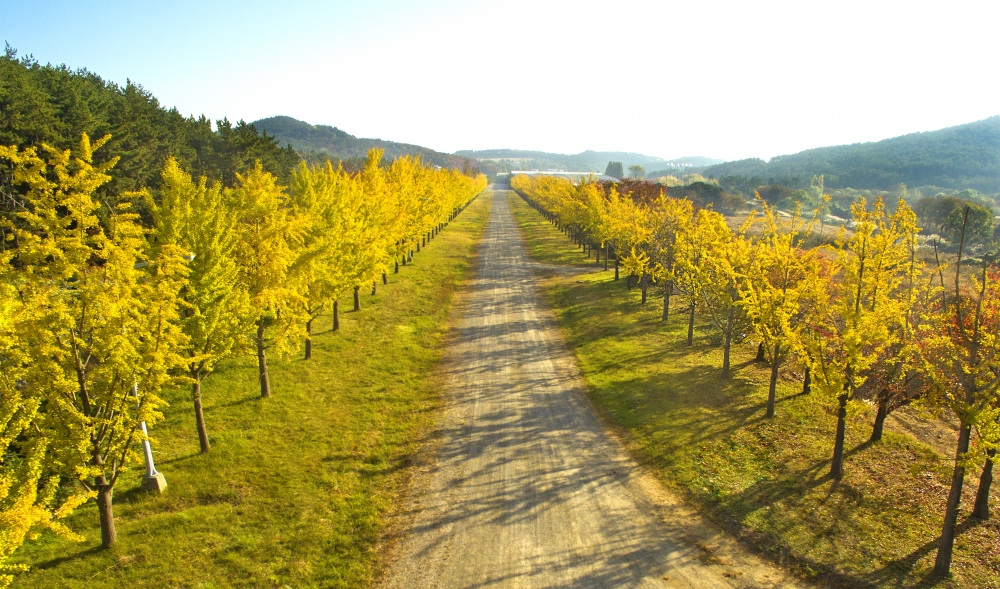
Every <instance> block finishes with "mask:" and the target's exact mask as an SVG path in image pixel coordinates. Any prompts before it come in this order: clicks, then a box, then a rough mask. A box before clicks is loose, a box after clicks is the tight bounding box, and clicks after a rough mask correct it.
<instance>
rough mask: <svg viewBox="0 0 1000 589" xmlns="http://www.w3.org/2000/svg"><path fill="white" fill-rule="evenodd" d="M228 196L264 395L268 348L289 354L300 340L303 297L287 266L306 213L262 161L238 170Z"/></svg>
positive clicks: (268, 390) (268, 385)
mask: <svg viewBox="0 0 1000 589" xmlns="http://www.w3.org/2000/svg"><path fill="white" fill-rule="evenodd" d="M226 199H227V202H228V204H229V206H230V207H232V208H233V210H235V211H237V224H236V232H235V233H236V236H237V239H236V242H235V245H234V248H233V253H234V256H235V258H236V260H237V262H238V264H239V265H238V276H239V286H240V287H241V288H243V289H245V290H246V293H247V295H248V296H249V300H250V306H251V309H252V316H253V321H254V324H255V326H256V333H255V336H254V346H255V347H256V350H257V371H258V378H259V381H260V396H261V397H263V398H266V397H269V396H270V395H271V379H270V376H269V374H268V369H267V350H268V349H271V348H274V349H276V350H277V351H278V353H279V354H283V353H288V352H290V351H291V350H292V349H293V348H294V347H295V345H296V343H297V341H298V335H299V332H298V326H299V325H300V323H301V322H300V321H299V319H300V318H301V317H300V316H301V314H302V308H303V304H302V301H303V298H302V294H301V293H300V292H298V291H297V290H296V288H295V285H294V284H292V283H290V281H289V270H290V268H291V267H292V265H293V264H294V263H295V261H296V255H297V253H298V252H297V251H296V249H297V246H299V245H301V244H302V242H303V239H304V235H303V234H304V233H305V231H306V230H307V229H308V224H307V223H308V218H307V217H304V216H298V215H295V211H293V209H292V208H291V207H290V206H289V202H288V195H287V193H286V191H285V189H284V187H282V186H279V185H278V180H277V178H275V177H274V175H272V174H270V173H269V172H265V171H264V169H263V167H262V166H261V164H260V162H257V164H256V165H255V166H254V169H253V170H251V171H250V172H248V173H247V174H246V175H242V174H237V186H236V187H235V188H233V189H232V190H229V191H227V193H226ZM269 327H270V328H271V336H270V337H268V332H267V329H268V328H269Z"/></svg>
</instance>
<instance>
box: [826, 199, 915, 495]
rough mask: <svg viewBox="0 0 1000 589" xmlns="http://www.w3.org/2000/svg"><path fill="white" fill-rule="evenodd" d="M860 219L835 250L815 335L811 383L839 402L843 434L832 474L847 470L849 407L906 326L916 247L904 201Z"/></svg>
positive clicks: (859, 214)
mask: <svg viewBox="0 0 1000 589" xmlns="http://www.w3.org/2000/svg"><path fill="white" fill-rule="evenodd" d="M851 212H852V216H853V219H854V221H855V225H854V231H853V233H852V234H851V235H850V236H847V235H846V232H843V231H842V233H841V236H840V238H839V240H838V242H837V244H836V246H835V247H834V248H833V250H832V255H833V257H834V259H835V262H834V270H833V273H834V275H833V276H832V277H831V279H830V280H827V281H826V284H827V288H826V289H825V290H826V292H825V293H824V296H823V297H822V299H821V300H820V301H819V302H818V304H816V305H815V306H814V307H815V308H817V309H820V310H821V311H820V312H819V313H816V316H817V317H819V321H817V322H816V323H815V324H814V325H812V329H814V330H816V331H817V332H819V334H820V337H816V338H810V339H809V340H807V341H809V342H811V343H813V344H814V346H815V349H813V350H811V353H810V354H808V357H809V358H810V359H811V360H812V375H813V383H814V386H815V387H816V389H817V390H818V391H820V392H821V393H823V394H824V395H825V396H826V397H827V398H829V399H833V400H835V402H836V404H837V430H836V437H835V441H834V450H833V460H832V462H831V466H830V474H831V475H832V476H833V477H834V478H837V479H839V478H841V477H842V476H843V473H844V440H845V434H846V427H847V413H848V404H849V403H850V402H852V401H856V400H857V397H856V393H857V391H858V389H859V388H860V387H862V386H863V385H864V384H865V381H866V379H867V375H868V372H869V371H870V370H871V368H872V367H873V366H874V364H875V362H876V361H877V360H878V359H879V358H881V357H882V355H883V352H884V351H885V350H886V349H888V348H889V347H891V346H893V345H894V344H895V343H897V342H898V341H899V340H898V338H899V337H900V335H901V334H902V333H903V332H904V331H905V329H906V321H907V315H908V312H909V307H908V302H909V301H907V298H906V297H905V296H901V293H900V289H901V287H903V285H904V284H905V283H906V281H907V272H908V269H910V268H912V266H911V265H910V264H909V263H908V262H909V260H910V252H911V244H912V243H913V242H914V241H915V239H916V232H917V227H916V215H914V214H913V211H912V210H911V209H910V208H909V207H908V206H907V205H906V202H904V201H902V200H901V201H899V203H898V204H897V206H896V210H895V212H894V213H892V214H891V215H890V214H889V213H888V212H887V211H886V208H885V204H884V203H883V202H882V199H881V198H878V199H876V201H875V202H874V203H873V205H872V206H871V207H870V208H869V207H868V204H867V202H866V201H865V199H863V198H862V199H861V200H860V201H858V202H856V203H854V204H853V205H852V207H851Z"/></svg>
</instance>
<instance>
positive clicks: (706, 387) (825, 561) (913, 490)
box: [511, 195, 1000, 589]
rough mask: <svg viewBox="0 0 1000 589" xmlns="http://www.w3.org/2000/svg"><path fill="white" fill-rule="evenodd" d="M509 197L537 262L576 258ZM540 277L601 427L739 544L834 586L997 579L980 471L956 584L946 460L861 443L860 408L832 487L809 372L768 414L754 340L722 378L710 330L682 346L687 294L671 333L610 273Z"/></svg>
mask: <svg viewBox="0 0 1000 589" xmlns="http://www.w3.org/2000/svg"><path fill="white" fill-rule="evenodd" d="M511 205H512V210H513V212H514V216H515V218H516V219H517V221H518V224H519V225H520V227H521V230H522V234H523V235H524V237H525V240H526V242H527V243H528V247H529V251H531V252H532V255H536V254H537V255H536V261H539V262H544V263H546V264H561V263H563V260H567V259H569V260H572V257H573V256H576V257H577V259H578V260H580V259H583V256H582V255H581V254H579V253H575V252H574V247H573V245H572V243H571V242H569V241H568V240H567V239H566V238H565V237H564V236H562V235H561V234H560V233H559V232H558V231H557V230H555V229H554V228H553V227H552V226H551V225H549V224H548V223H547V222H545V220H544V219H542V217H540V216H539V215H538V214H537V213H535V212H534V211H533V210H532V209H530V208H529V207H528V206H527V204H525V203H524V202H523V201H521V199H519V198H517V197H516V196H513V195H512V196H511ZM550 250H551V251H550ZM578 251H579V250H577V252H578ZM584 261H585V260H584ZM544 275H545V276H546V277H547V278H546V280H545V283H544V287H545V290H546V292H547V294H548V296H549V299H550V302H551V304H552V305H553V307H554V308H555V311H556V314H557V316H558V320H559V323H560V325H561V327H562V329H563V331H564V334H565V335H566V338H567V340H568V343H569V345H570V347H571V348H572V349H573V350H574V352H575V354H576V356H577V358H578V360H579V363H580V366H581V368H582V371H583V374H584V377H585V378H586V380H587V382H588V384H589V390H590V394H591V396H592V398H593V400H594V401H595V403H596V405H597V406H598V408H599V410H600V411H601V412H602V414H603V416H604V418H605V419H606V421H608V422H609V423H610V424H611V425H612V427H614V428H615V429H618V430H619V431H620V432H621V433H622V435H623V437H624V438H625V440H626V443H627V444H628V445H629V446H630V447H631V450H632V451H633V453H634V454H635V455H636V456H637V457H638V458H639V459H640V460H642V461H643V462H645V463H646V464H647V465H649V466H650V467H651V468H652V469H653V470H654V472H656V473H657V474H658V476H659V477H660V479H661V480H662V481H663V482H664V483H665V484H666V485H667V486H669V487H671V488H673V489H675V490H677V491H679V492H680V493H681V494H683V495H684V496H686V497H687V498H688V499H689V500H691V501H692V502H694V503H695V504H698V505H700V506H701V507H702V508H703V512H704V513H706V514H708V515H709V516H710V517H712V518H713V519H715V520H716V521H718V522H719V523H721V524H722V525H724V526H725V527H727V528H728V529H730V530H731V531H733V532H734V533H735V534H736V535H737V537H739V538H740V539H741V540H742V541H743V542H744V544H745V545H748V546H750V547H751V548H753V549H755V550H756V551H758V552H760V553H763V554H765V555H766V556H768V557H770V558H772V559H774V560H776V561H779V562H781V563H783V564H785V565H787V566H789V567H791V568H792V569H794V570H796V571H797V572H798V573H799V574H801V575H802V576H804V577H806V578H812V579H815V580H818V581H824V582H825V583H826V584H828V585H830V586H836V587H899V588H902V587H977V588H984V589H986V588H998V587H1000V524H998V523H997V521H996V519H994V520H993V521H990V522H978V521H977V520H969V519H967V518H968V514H969V512H970V510H971V503H972V499H973V497H974V494H975V488H976V485H977V484H978V472H976V473H971V474H970V477H969V479H968V480H967V485H966V495H965V499H964V503H963V512H962V514H963V515H962V519H960V526H961V532H960V534H961V535H960V536H959V539H958V541H957V542H956V551H955V561H954V565H953V567H952V570H953V573H954V574H953V578H952V579H950V580H945V581H936V580H934V579H931V578H930V576H929V573H930V570H931V568H932V566H933V562H934V556H935V553H936V550H937V540H938V535H939V532H940V527H941V521H942V517H943V513H944V504H945V501H946V499H947V493H948V488H949V485H950V477H951V464H950V462H949V461H948V460H946V459H944V458H942V457H941V456H939V455H938V454H936V453H935V452H934V451H933V450H932V449H931V448H930V447H928V446H927V445H925V444H923V443H921V442H919V441H917V440H915V439H914V438H913V437H911V436H909V435H903V434H899V433H892V432H887V433H886V435H885V439H884V441H883V442H882V443H880V444H875V445H872V446H868V445H867V444H865V442H866V440H867V439H868V436H869V434H870V433H871V429H870V428H871V419H872V415H870V414H868V413H862V414H859V415H855V416H852V418H851V420H850V422H849V424H848V437H847V448H848V456H847V462H846V475H845V476H844V478H843V480H842V481H840V482H834V481H833V480H832V479H831V478H830V477H829V476H828V474H827V473H828V471H829V467H830V457H831V455H832V452H833V434H834V429H835V424H836V418H835V414H834V410H833V404H832V403H827V402H824V400H823V399H822V398H820V397H818V396H817V395H801V394H800V391H801V384H800V383H799V382H798V380H797V379H798V378H799V377H800V376H801V375H800V374H794V373H792V372H791V370H787V371H786V373H785V374H783V375H782V379H781V381H780V382H779V388H778V409H777V416H776V418H774V419H766V418H765V417H764V409H765V401H766V397H767V382H768V376H769V372H768V370H767V369H766V368H764V367H761V366H759V365H756V364H754V363H753V355H754V351H755V349H754V347H752V346H749V345H747V346H739V347H737V348H736V349H734V354H733V365H734V367H735V370H734V376H733V378H731V379H730V380H724V379H722V378H721V375H720V373H721V365H722V351H721V348H720V347H719V341H718V336H716V335H715V334H713V333H712V332H711V330H710V329H709V328H708V326H707V325H701V324H700V323H699V325H698V328H697V329H696V331H695V335H696V337H695V342H694V346H691V347H689V346H687V345H686V335H687V321H686V319H687V317H686V315H684V313H683V310H682V309H681V307H682V306H683V303H682V302H678V309H677V311H678V312H677V313H676V314H674V313H673V312H672V313H671V321H670V322H669V324H668V325H666V326H665V325H663V324H662V322H661V321H660V312H661V307H660V305H661V304H662V302H661V299H660V298H659V297H657V296H651V297H650V302H649V303H647V305H646V306H645V307H642V306H640V305H639V291H638V289H633V291H632V292H631V293H628V292H627V291H626V288H625V281H624V279H623V280H621V281H617V282H615V281H613V280H612V278H613V273H612V272H610V271H609V272H604V271H598V270H596V268H595V269H594V270H592V271H591V272H584V273H576V274H574V275H572V276H566V275H565V272H559V271H555V270H554V271H552V272H546V273H544ZM973 475H974V476H973ZM998 499H1000V497H997V494H996V492H995V493H994V503H995V502H996V501H997V500H998Z"/></svg>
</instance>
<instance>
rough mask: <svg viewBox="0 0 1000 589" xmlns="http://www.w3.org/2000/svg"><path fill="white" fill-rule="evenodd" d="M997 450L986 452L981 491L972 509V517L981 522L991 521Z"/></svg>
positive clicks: (980, 478) (977, 494)
mask: <svg viewBox="0 0 1000 589" xmlns="http://www.w3.org/2000/svg"><path fill="white" fill-rule="evenodd" d="M996 455H997V451H996V450H987V451H986V464H985V465H983V474H982V476H980V477H979V491H977V492H976V505H975V507H973V508H972V516H973V517H977V518H979V519H981V520H988V519H990V487H991V486H993V458H994V457H996Z"/></svg>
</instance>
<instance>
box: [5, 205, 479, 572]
mask: <svg viewBox="0 0 1000 589" xmlns="http://www.w3.org/2000/svg"><path fill="white" fill-rule="evenodd" d="M488 208H489V207H488V200H487V199H484V198H481V199H477V200H476V201H475V202H474V203H473V205H472V206H471V207H470V208H469V209H468V210H466V211H465V212H464V213H462V215H461V216H460V217H459V218H458V220H456V221H455V222H453V223H451V225H450V226H449V227H448V228H447V229H446V230H445V231H444V232H442V233H441V234H440V235H439V236H438V237H437V238H436V239H435V240H434V241H432V242H431V243H430V244H429V245H428V247H426V248H425V249H424V250H423V251H422V252H420V253H419V254H416V256H415V257H414V263H413V264H412V265H409V266H406V267H401V268H400V273H399V274H398V275H396V274H391V275H390V284H389V285H388V286H381V285H379V288H378V294H377V296H374V297H369V296H363V298H362V310H361V311H360V312H358V313H353V312H347V313H342V314H341V329H340V331H339V332H338V333H332V332H330V331H329V329H330V327H331V320H330V318H329V317H325V318H323V319H322V320H320V321H318V325H317V326H316V330H317V332H318V335H317V336H316V337H315V338H314V351H313V359H312V360H309V361H304V360H301V359H289V360H287V361H275V362H272V364H271V379H272V386H273V392H272V397H271V398H269V399H266V400H261V399H260V398H259V392H258V388H257V380H256V372H255V371H256V365H255V363H253V362H252V361H250V360H246V361H234V362H230V363H228V364H226V365H225V366H223V367H222V368H221V369H220V370H219V371H217V372H216V373H215V374H213V375H212V376H210V377H209V378H208V379H207V380H206V382H205V385H204V389H203V394H204V399H205V403H206V408H205V411H206V420H207V422H208V427H209V432H210V436H211V442H212V451H211V452H210V453H209V454H207V455H201V454H199V452H198V441H197V435H196V433H195V429H194V415H193V411H192V408H191V403H190V400H189V395H188V393H187V391H172V392H170V393H168V394H167V398H168V400H169V401H170V407H169V408H168V409H167V411H166V412H165V415H166V419H165V420H164V421H163V422H161V423H159V424H157V426H156V427H155V428H154V430H153V431H152V432H151V434H152V436H153V437H154V443H153V446H154V452H155V456H156V459H157V466H158V469H159V470H160V471H161V472H163V473H164V474H165V476H166V478H167V482H168V485H169V486H168V488H167V490H166V492H165V493H164V494H163V495H160V496H152V495H148V494H146V493H143V492H142V491H140V490H139V489H138V488H137V487H138V484H139V483H140V478H141V474H142V472H141V470H138V471H133V472H130V473H128V474H126V475H123V476H122V479H121V480H120V482H119V484H118V486H117V490H116V493H115V515H116V518H117V526H118V538H119V543H118V545H117V546H116V547H115V548H113V549H111V550H108V551H103V550H100V549H99V546H100V529H99V527H98V525H97V523H98V520H97V510H96V507H95V505H94V504H93V503H91V504H88V505H87V506H85V507H83V508H81V509H79V510H78V511H77V512H76V513H75V514H74V515H72V516H71V517H70V518H69V525H70V526H71V527H72V528H73V529H75V530H78V531H80V532H81V533H83V534H84V535H85V536H86V541H85V542H82V543H79V544H76V543H72V542H67V541H64V540H62V539H59V538H56V537H53V536H52V535H43V536H42V537H41V538H40V539H39V540H38V541H36V542H31V543H29V544H28V545H26V546H25V547H24V548H23V549H22V550H20V551H19V552H18V553H17V554H16V557H17V558H16V560H17V561H19V562H23V563H27V564H30V565H31V566H32V570H31V572H29V573H28V574H25V575H23V576H21V577H19V578H18V580H17V581H16V582H15V585H14V586H15V587H21V588H27V587H67V588H73V587H87V588H94V587H129V586H134V587H200V588H205V589H208V588H224V587H234V588H235V587H241V588H242V587H295V588H300V587H367V586H370V585H371V584H372V582H373V580H374V579H376V578H377V576H378V573H379V569H380V563H381V560H380V559H381V557H382V555H383V554H384V551H383V550H381V548H380V547H381V543H382V542H383V538H384V537H385V533H386V531H387V525H388V522H389V519H390V516H391V515H392V513H393V512H394V510H397V509H398V507H399V504H400V499H401V493H402V491H403V490H404V488H405V484H406V482H407V478H408V469H407V465H408V462H409V457H410V456H411V455H412V453H413V452H414V451H416V449H417V443H418V442H419V440H420V438H421V435H422V434H423V433H424V432H426V431H427V429H428V428H429V426H431V425H432V424H433V422H434V419H435V418H436V416H437V414H438V407H439V404H440V400H439V392H438V391H439V387H438V386H437V385H438V384H439V383H438V379H439V378H440V377H439V376H438V375H437V373H436V372H435V366H436V365H437V364H438V361H439V359H440V358H441V354H442V346H443V343H444V337H445V332H446V329H447V317H448V312H449V307H450V304H451V301H452V298H453V295H454V293H455V291H456V289H457V288H458V287H459V285H460V284H461V282H462V281H463V279H464V278H465V277H466V276H467V274H468V272H469V269H470V264H471V262H470V260H472V259H474V256H475V252H476V246H477V245H478V243H479V240H480V238H481V236H482V232H483V230H484V228H485V224H486V220H487V217H488V212H489V211H488ZM343 303H346V305H343V304H342V307H344V306H346V307H347V308H348V309H349V308H350V303H349V302H348V301H343Z"/></svg>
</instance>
